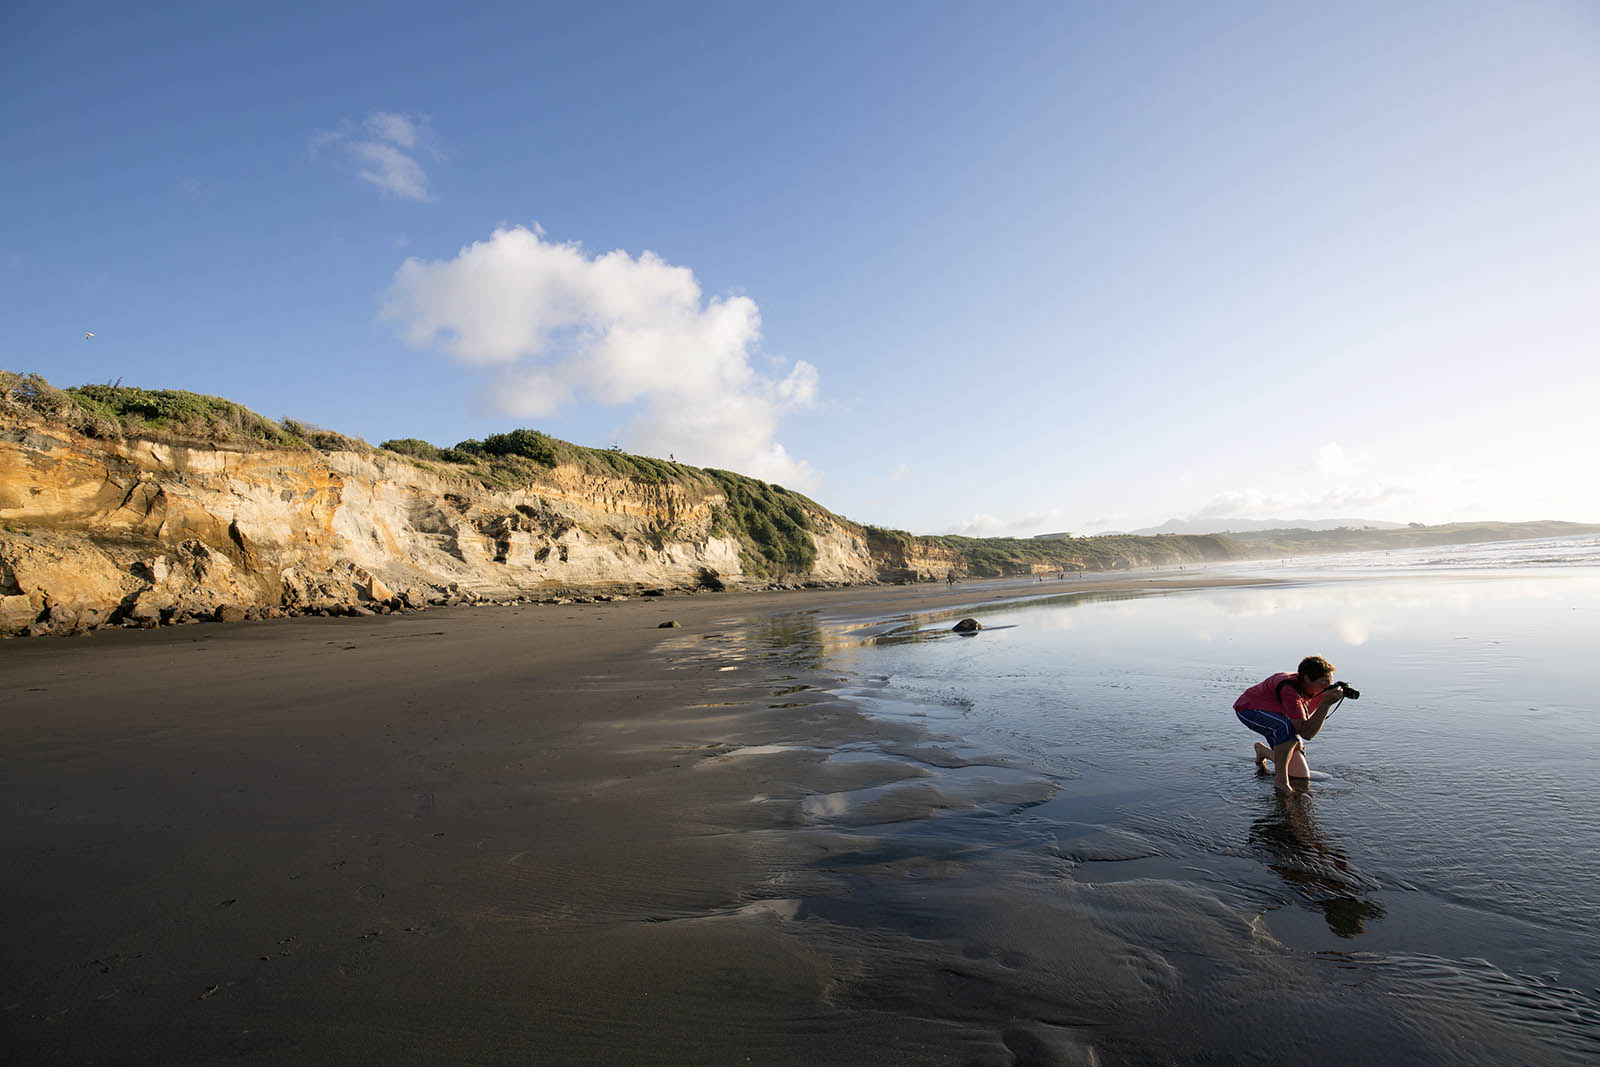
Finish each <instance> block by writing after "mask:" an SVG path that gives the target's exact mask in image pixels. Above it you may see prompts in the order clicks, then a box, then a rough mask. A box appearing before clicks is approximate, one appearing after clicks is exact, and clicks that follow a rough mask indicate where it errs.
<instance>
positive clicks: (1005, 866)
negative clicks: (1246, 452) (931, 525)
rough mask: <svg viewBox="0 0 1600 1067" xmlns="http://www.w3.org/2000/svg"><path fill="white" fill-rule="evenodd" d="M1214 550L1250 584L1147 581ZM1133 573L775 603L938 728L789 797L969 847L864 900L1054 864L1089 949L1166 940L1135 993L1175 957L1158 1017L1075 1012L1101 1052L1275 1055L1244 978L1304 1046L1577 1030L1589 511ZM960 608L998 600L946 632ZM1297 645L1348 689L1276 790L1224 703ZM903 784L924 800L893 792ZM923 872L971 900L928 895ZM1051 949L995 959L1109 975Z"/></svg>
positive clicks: (1590, 669) (833, 813) (906, 841)
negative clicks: (894, 769) (1413, 544)
mask: <svg viewBox="0 0 1600 1067" xmlns="http://www.w3.org/2000/svg"><path fill="white" fill-rule="evenodd" d="M1206 575H1209V576H1214V577H1217V578H1226V579H1229V580H1231V581H1235V582H1242V583H1244V584H1235V585H1229V586H1226V587H1220V588H1199V589H1195V588H1183V589H1178V588H1165V587H1163V586H1162V585H1161V584H1159V583H1160V581H1161V579H1162V578H1165V577H1183V578H1194V577H1201V576H1206ZM1148 576H1149V577H1150V578H1152V579H1153V580H1155V581H1156V582H1157V583H1158V584H1155V585H1152V586H1151V587H1150V588H1149V589H1148V591H1139V592H1133V593H1129V592H1111V591H1109V590H1104V591H1096V590H1094V589H1090V590H1088V591H1084V592H1076V593H1072V594H1069V595H1058V596H1050V595H1041V594H1047V593H1048V588H1047V586H1040V585H1036V584H1030V583H1017V584H1015V585H1014V586H1013V587H1009V588H1007V587H1000V588H998V589H997V588H995V587H986V588H985V589H984V591H983V595H984V599H983V600H982V601H981V602H978V603H975V604H973V605H970V606H968V607H966V608H964V609H962V610H960V611H957V612H949V613H941V614H939V615H929V616H920V617H902V618H895V619H862V618H856V619H831V620H817V619H807V620H804V622H803V623H797V626H798V627H799V629H798V630H797V631H796V632H803V637H801V638H799V639H797V638H796V636H795V633H785V634H779V635H777V638H781V639H782V640H783V641H787V642H789V643H791V644H792V643H794V642H795V641H796V640H800V641H801V643H806V644H808V645H809V646H810V647H811V648H812V654H813V656H814V660H815V663H816V664H817V666H818V667H819V668H820V669H821V670H823V671H825V672H827V673H829V674H832V675H836V676H837V677H838V678H839V679H841V681H840V682H838V683H837V692H839V693H840V694H842V695H844V696H846V697H847V698H849V699H850V700H852V701H855V702H857V703H858V704H860V705H862V706H863V707H865V708H866V709H868V710H869V711H870V713H871V714H873V715H874V716H877V717H881V718H883V719H887V720H891V721H894V722H898V723H903V724H904V723H910V724H916V725H918V726H921V727H922V728H923V729H924V730H925V731H926V737H927V738H928V743H927V744H925V745H924V746H923V747H922V748H921V749H920V750H918V751H915V752H913V751H910V750H902V752H901V754H902V755H903V756H905V758H908V759H915V760H917V761H919V762H920V763H921V764H922V766H923V770H924V772H925V773H922V774H921V775H920V777H919V778H918V779H917V780H916V781H914V782H913V783H911V784H910V785H907V784H904V783H901V784H891V785H887V786H883V787H878V788H874V789H869V790H862V791H858V792H856V793H841V794H837V795H832V794H829V795H821V796H818V797H815V798H810V801H809V803H808V808H807V810H808V812H810V813H811V814H812V815H813V816H814V817H815V818H816V819H817V820H818V821H819V822H822V823H828V822H830V821H831V824H832V825H833V826H835V827H848V828H850V829H851V830H852V831H854V832H858V833H870V834H872V835H874V840H875V841H878V842H880V843H881V842H882V841H885V840H898V841H899V845H898V846H897V847H898V848H899V850H900V851H901V853H904V852H905V851H906V850H914V849H915V848H917V847H922V848H924V849H925V851H926V852H927V854H928V855H930V856H931V855H934V854H935V853H937V854H938V855H940V856H943V857H945V858H946V859H949V858H950V857H955V856H960V857H966V860H963V862H964V863H965V866H964V867H963V870H964V872H965V873H964V875H963V876H962V877H951V878H949V879H946V880H945V882H944V883H943V884H944V886H945V888H944V889H943V890H941V888H940V885H939V884H938V883H937V881H936V882H935V883H930V884H924V885H921V886H919V888H918V893H919V895H916V896H910V895H906V894H904V893H902V892H900V891H899V890H897V889H895V888H894V887H893V886H890V885H888V883H887V882H884V883H883V884H880V885H879V886H878V891H879V892H882V893H886V894H890V897H888V898H886V899H892V900H893V904H892V906H891V905H887V904H886V905H885V907H884V914H885V915H886V916H887V915H891V914H904V913H905V911H907V910H910V911H911V912H919V910H920V912H921V913H923V914H924V915H925V916H936V915H946V916H949V915H962V916H964V918H963V919H962V920H961V921H962V922H977V920H975V919H972V918H971V915H970V912H971V911H972V910H973V909H975V908H976V909H981V908H982V907H983V906H984V905H983V904H982V903H976V904H974V903H973V901H974V900H978V901H981V900H983V899H987V898H983V897H982V896H981V893H980V895H979V896H978V897H962V894H965V893H979V889H980V883H982V881H983V880H984V879H990V880H991V881H993V880H997V879H1013V880H1018V881H1017V884H1016V885H1014V886H1013V889H1015V890H1017V891H1018V892H1034V893H1037V894H1049V895H1050V900H1049V907H1050V908H1052V909H1056V910H1053V911H1052V912H1051V914H1052V915H1055V916H1057V919H1055V920H1053V921H1055V922H1058V923H1069V922H1073V921H1077V919H1078V918H1082V917H1083V916H1085V915H1087V916H1088V918H1087V919H1085V920H1084V921H1085V922H1086V923H1087V924H1088V925H1087V926H1085V927H1084V930H1085V931H1088V930H1089V929H1090V928H1092V930H1093V933H1094V935H1095V936H1096V937H1105V938H1109V939H1110V942H1111V943H1112V944H1114V945H1118V946H1120V947H1119V948H1117V949H1116V950H1115V951H1113V952H1112V954H1111V957H1108V958H1122V957H1123V956H1127V957H1128V958H1139V959H1149V958H1155V959H1158V960H1159V961H1160V963H1159V965H1156V964H1150V965H1149V968H1148V974H1146V976H1145V977H1144V978H1142V979H1141V981H1142V982H1143V985H1142V986H1140V985H1137V984H1135V985H1134V986H1131V987H1130V988H1131V989H1132V990H1133V992H1132V993H1130V994H1128V995H1129V996H1131V997H1134V998H1137V997H1138V996H1142V995H1144V993H1143V990H1144V989H1145V987H1150V988H1154V986H1153V985H1152V983H1154V984H1155V985H1161V986H1162V991H1161V992H1158V993H1151V994H1150V996H1151V998H1152V999H1151V1001H1150V1004H1151V1009H1150V1010H1152V1011H1156V1010H1159V1011H1160V1012H1162V1013H1164V1015H1165V1017H1166V1018H1168V1019H1170V1020H1171V1022H1170V1026H1171V1028H1172V1030H1171V1032H1167V1033H1150V1032H1143V1033H1134V1032H1132V1031H1128V1030H1125V1029H1119V1023H1118V1021H1117V1020H1116V1019H1115V1018H1103V1019H1102V1018H1093V1019H1088V1020H1085V1021H1083V1028H1084V1033H1085V1034H1087V1035H1088V1036H1086V1037H1083V1042H1084V1043H1085V1044H1084V1047H1091V1046H1092V1047H1095V1048H1097V1049H1098V1050H1099V1051H1098V1052H1097V1055H1102V1056H1108V1057H1109V1058H1110V1059H1112V1060H1116V1059H1119V1058H1122V1059H1129V1060H1133V1059H1138V1058H1141V1057H1143V1056H1150V1057H1154V1058H1158V1059H1161V1058H1175V1059H1179V1060H1183V1059H1188V1058H1206V1057H1222V1058H1231V1059H1240V1060H1250V1059H1263V1060H1266V1059H1272V1058H1274V1057H1275V1056H1277V1054H1278V1053H1279V1052H1281V1051H1283V1050H1282V1049H1279V1048H1275V1047H1273V1046H1272V1045H1271V1044H1270V1043H1269V1044H1267V1045H1265V1046H1264V1045H1263V1044H1262V1033H1261V1032H1258V1031H1256V1030H1254V1029H1253V1028H1255V1027H1263V1026H1264V1027H1265V1028H1266V1029H1269V1030H1275V1029H1281V1027H1280V1026H1279V1025H1278V1023H1277V1022H1269V1021H1265V1020H1278V1019H1279V1016H1278V1015H1277V1014H1276V1013H1275V1012H1267V1013H1266V1014H1265V1015H1261V1014H1255V1015H1252V1014H1251V1013H1250V1012H1249V1011H1248V1010H1246V1009H1245V1008H1243V1007H1242V1006H1241V995H1240V990H1241V988H1242V989H1244V990H1247V991H1250V994H1251V995H1254V994H1256V993H1260V994H1263V995H1269V996H1271V997H1275V998H1278V999H1277V1000H1275V1001H1274V1003H1275V1004H1277V1005H1279V1009H1278V1010H1281V1011H1282V1012H1283V1013H1284V1014H1283V1015H1282V1016H1281V1020H1280V1021H1281V1022H1285V1023H1287V1022H1291V1021H1292V1024H1293V1026H1294V1027H1295V1032H1296V1033H1297V1034H1299V1035H1301V1036H1300V1037H1299V1038H1298V1040H1300V1041H1301V1042H1304V1044H1302V1045H1301V1046H1300V1047H1299V1048H1298V1051H1299V1052H1301V1053H1305V1054H1311V1055H1321V1056H1326V1055H1331V1054H1335V1053H1348V1054H1363V1053H1367V1054H1370V1053H1372V1052H1373V1051H1375V1050H1377V1051H1382V1050H1388V1051H1389V1052H1390V1053H1391V1054H1394V1055H1403V1056H1405V1057H1407V1058H1413V1059H1421V1060H1425V1061H1433V1062H1534V1063H1536V1062H1595V1060H1596V1058H1597V1057H1600V756H1597V752H1600V700H1597V698H1596V685H1597V677H1600V676H1597V673H1596V669H1597V666H1600V538H1595V537H1593V536H1589V537H1580V538H1562V539H1545V540H1539V541H1523V542H1510V543H1498V544H1487V545H1469V546H1451V547H1447V548H1433V549H1420V550H1408V551H1404V552H1392V553H1362V554H1354V555H1347V556H1334V557H1322V558H1305V559H1296V560H1286V561H1273V562H1267V563H1260V562H1257V563H1248V564H1229V565H1227V566H1217V567H1212V568H1208V569H1206V570H1204V571H1197V570H1196V569H1195V568H1186V569H1185V570H1184V571H1183V572H1182V573H1181V574H1179V573H1178V572H1176V571H1175V569H1167V570H1165V571H1157V572H1151V573H1149V575H1148ZM966 615H971V616H973V617H975V618H978V619H979V620H980V621H981V622H982V624H983V626H984V629H983V630H982V631H981V632H980V633H978V634H976V635H972V636H962V635H956V634H952V633H950V632H949V628H950V626H951V624H952V622H953V621H954V620H955V619H956V618H959V617H961V616H966ZM777 638H775V639H777ZM1310 654H1319V655H1323V656H1325V657H1327V658H1328V659H1330V660H1331V661H1333V663H1334V664H1335V665H1336V667H1337V669H1338V677H1339V678H1341V679H1344V680H1346V681H1348V682H1350V683H1351V684H1352V685H1354V686H1356V687H1357V688H1358V689H1359V690H1360V691H1361V697H1360V699H1359V700H1346V701H1345V702H1344V703H1343V704H1342V705H1340V707H1339V708H1338V710H1337V711H1335V712H1334V714H1333V715H1332V716H1331V718H1330V719H1329V721H1328V724H1327V726H1326V727H1325V728H1324V730H1323V731H1322V733H1321V734H1320V735H1319V736H1318V737H1317V738H1316V739H1314V740H1313V741H1311V742H1308V743H1307V753H1308V757H1309V761H1310V764H1311V767H1312V769H1313V770H1314V771H1315V772H1318V777H1317V778H1316V780H1314V781H1312V782H1311V783H1310V785H1309V787H1308V789H1307V790H1306V792H1305V793H1304V794H1303V795H1299V796H1296V797H1293V798H1287V799H1285V798H1281V797H1279V796H1277V795H1276V794H1275V793H1274V791H1273V789H1272V785H1271V781H1270V779H1269V778H1268V776H1266V775H1265V774H1262V773H1259V772H1257V771H1256V770H1255V768H1254V766H1253V763H1252V760H1251V756H1250V753H1251V746H1252V742H1253V741H1254V740H1255V739H1256V735H1255V734H1253V733H1251V732H1250V731H1248V730H1246V729H1245V728H1244V727H1243V726H1241V725H1240V724H1239V722H1238V721H1237V720H1236V719H1235V718H1234V715H1233V712H1232V704H1233V701H1234V698H1235V697H1236V696H1237V695H1238V694H1239V693H1240V692H1242V691H1243V690H1244V689H1245V688H1246V687H1248V686H1249V685H1251V684H1253V683H1255V682H1257V681H1259V680H1260V679H1262V678H1264V677H1266V676H1267V675H1268V674H1271V673H1273V672H1275V671H1280V670H1283V671H1292V670H1293V669H1294V667H1295V664H1296V663H1297V662H1298V661H1299V660H1300V658H1301V657H1302V656H1305V655H1310ZM929 752H933V753H936V754H935V755H933V756H929V755H928V753H929ZM939 753H942V754H943V755H942V756H941V755H938V754H939ZM878 755H880V754H877V753H862V752H841V753H838V754H836V755H835V757H834V758H835V759H839V760H844V759H863V758H869V757H871V758H877V756H878ZM1041 784H1043V786H1044V787H1043V788H1041V787H1040V786H1041ZM912 788H915V789H917V790H919V791H920V792H918V793H917V794H916V797H918V798H920V800H919V802H918V803H906V804H900V805H896V804H894V803H892V800H893V797H894V795H895V792H896V790H900V791H901V792H902V793H905V794H906V795H907V796H908V797H909V796H911V794H910V793H909V792H907V791H908V790H910V789H912ZM930 798H931V799H930ZM880 847H886V846H881V844H880ZM1001 854H1004V856H1005V857H1006V858H1005V860H1004V862H995V861H994V857H995V856H997V855H1001ZM977 857H981V858H977ZM968 861H970V862H968ZM1029 879H1031V881H1028V880H1029ZM1023 882H1026V883H1027V884H1026V885H1023V884H1022V883H1023ZM1019 887H1020V888H1019ZM1029 887H1031V889H1030V888H1029ZM941 891H944V892H947V893H948V894H950V899H951V901H955V900H956V899H958V898H960V899H963V900H965V901H966V903H964V904H961V905H959V906H957V905H954V904H951V905H950V906H949V908H948V909H945V908H944V907H943V906H941V905H939V904H937V903H935V902H934V899H935V898H936V897H937V895H938V894H939V893H940V892H941ZM1107 902H1118V903H1116V905H1115V906H1112V905H1111V904H1109V903H1107ZM814 909H815V910H816V911H817V913H818V914H821V913H822V912H823V911H825V910H826V909H825V905H823V904H821V903H817V904H814ZM1201 916H1204V919H1202V918H1201ZM952 921H954V920H952ZM1000 921H1001V920H998V919H996V920H993V921H992V923H991V925H992V924H995V923H999V922H1000ZM934 925H935V924H934V923H933V922H932V920H931V919H930V920H929V921H928V922H927V923H925V927H926V928H927V929H932V927H933V926H934ZM1208 931H1209V932H1208ZM1240 931H1248V933H1241V932H1240ZM919 936H922V937H924V938H925V939H931V938H932V936H933V935H932V934H930V933H924V934H919ZM995 936H996V937H1004V936H1005V935H1001V934H997V935H995ZM1018 936H1025V934H1023V935H1018ZM1081 936H1082V937H1087V936H1088V933H1087V932H1085V933H1083V934H1081ZM930 951H931V950H930ZM971 954H972V953H971V952H970V951H968V955H971ZM1119 954H1120V955H1119ZM1024 955H1026V953H1024ZM1065 966H1066V965H1065V963H1064V962H1063V960H1060V959H1045V958H1043V957H1041V958H1040V959H1037V960H1035V963H1034V970H1035V971H1036V973H1035V974H1034V975H1033V977H1032V978H1028V979H1021V978H1019V979H1016V980H1015V981H1016V984H1017V986H1018V987H1019V988H1021V987H1027V988H1028V989H1030V990H1032V991H1034V992H1035V993H1036V992H1037V991H1038V990H1039V989H1041V988H1053V989H1056V990H1057V995H1058V996H1059V997H1060V998H1061V999H1064V1000H1066V1001H1069V1002H1074V1003H1080V1004H1081V1003H1082V1002H1083V998H1085V997H1091V999H1092V995H1091V993H1090V992H1088V989H1089V987H1090V986H1092V985H1093V984H1094V983H1095V982H1096V981H1099V982H1102V984H1106V985H1107V987H1108V988H1109V987H1111V986H1114V985H1115V982H1116V980H1117V978H1116V973H1113V972H1114V971H1115V968H1114V967H1112V966H1111V965H1110V964H1107V967H1106V969H1105V970H1104V972H1103V973H1096V972H1094V971H1093V968H1091V969H1090V976H1089V977H1088V978H1086V979H1084V980H1083V981H1082V982H1080V983H1079V984H1078V985H1072V984H1071V983H1066V980H1065V979H1063V978H1061V974H1062V973H1063V968H1064V967H1065ZM1027 970H1028V968H1027V967H1022V971H1023V972H1026V971H1027ZM1117 973H1120V972H1117ZM1151 976H1156V977H1151ZM1161 976H1166V977H1161ZM994 981H1000V979H994ZM1052 983H1057V984H1055V985H1052ZM1060 983H1066V984H1060ZM1168 985H1170V988H1168V987H1167V986H1168ZM1019 995H1020V994H1019ZM1244 999H1248V997H1246V998H1244ZM1307 1005H1315V1010H1311V1009H1310V1008H1307V1007H1306V1006H1307ZM1252 1020H1254V1021H1252Z"/></svg>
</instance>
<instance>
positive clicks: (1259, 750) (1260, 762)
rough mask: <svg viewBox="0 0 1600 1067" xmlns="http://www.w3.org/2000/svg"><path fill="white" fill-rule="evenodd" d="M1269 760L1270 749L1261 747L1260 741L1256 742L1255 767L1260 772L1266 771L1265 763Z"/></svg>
mask: <svg viewBox="0 0 1600 1067" xmlns="http://www.w3.org/2000/svg"><path fill="white" fill-rule="evenodd" d="M1271 758H1272V749H1270V748H1268V747H1267V746H1266V745H1263V744H1262V743H1261V742H1260V741H1257V742H1256V766H1257V767H1260V768H1261V769H1262V770H1266V769H1267V761H1268V760H1269V759H1271Z"/></svg>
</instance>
